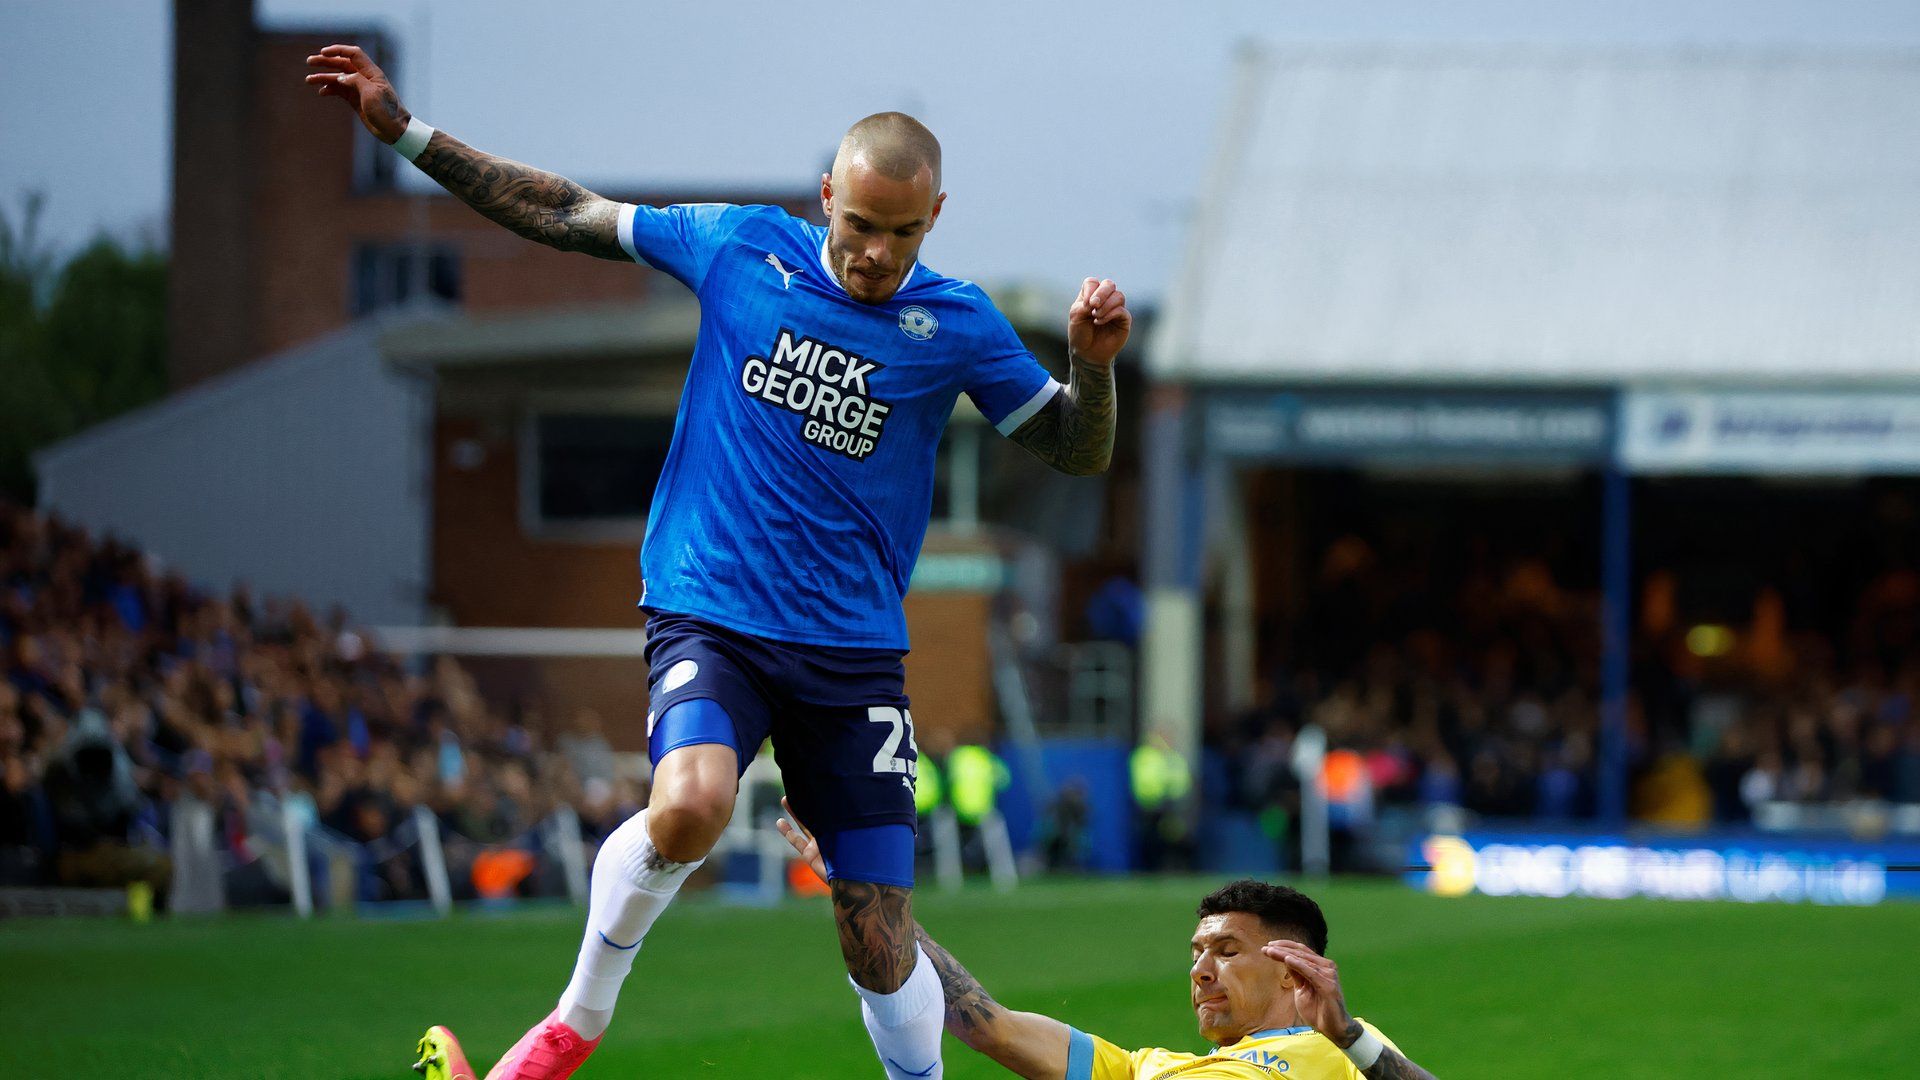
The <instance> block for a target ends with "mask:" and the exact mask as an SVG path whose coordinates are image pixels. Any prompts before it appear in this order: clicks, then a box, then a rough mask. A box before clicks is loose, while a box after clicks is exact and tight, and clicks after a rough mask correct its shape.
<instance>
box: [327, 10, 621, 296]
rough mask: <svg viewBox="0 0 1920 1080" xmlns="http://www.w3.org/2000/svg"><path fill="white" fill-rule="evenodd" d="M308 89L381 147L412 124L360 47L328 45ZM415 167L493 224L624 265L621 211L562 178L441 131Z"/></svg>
mask: <svg viewBox="0 0 1920 1080" xmlns="http://www.w3.org/2000/svg"><path fill="white" fill-rule="evenodd" d="M307 66H308V67H311V68H313V69H314V71H313V73H312V74H310V75H308V76H307V83H308V85H310V86H313V87H315V88H316V89H317V90H318V91H319V93H320V96H322V97H335V98H339V99H340V100H341V101H344V102H346V104H347V106H348V107H349V108H351V109H353V110H354V112H355V114H357V115H358V116H359V117H360V122H361V123H363V124H365V125H366V127H367V130H368V131H371V132H373V135H374V137H375V138H377V139H379V140H380V141H381V142H384V143H388V144H392V143H394V142H396V141H398V140H399V138H400V136H401V135H403V134H404V133H405V132H406V130H407V124H408V122H409V121H410V120H412V119H413V116H412V114H411V113H409V112H407V109H406V107H405V106H404V105H402V104H400V95H399V94H398V93H396V92H395V91H394V89H393V83H392V82H391V81H389V80H388V79H387V75H386V72H384V71H381V70H380V67H379V65H377V64H375V63H374V62H373V60H372V59H370V58H369V57H368V56H367V54H366V52H365V51H364V50H362V49H361V48H360V47H359V46H358V45H329V46H327V47H326V48H324V49H321V50H320V51H319V52H318V53H316V54H314V55H312V56H309V57H307ZM413 163H414V164H415V165H417V166H419V168H420V171H421V172H424V173H426V174H427V175H428V176H431V177H433V178H434V180H435V181H437V182H438V183H439V184H440V186H441V187H443V188H446V189H447V190H448V191H449V192H452V193H453V195H454V197H456V198H458V199H459V200H460V201H462V202H464V203H466V204H467V205H468V206H471V207H473V208H474V209H475V210H478V211H479V212H480V213H481V214H482V215H484V216H485V217H487V218H488V219H489V220H492V221H495V222H498V223H499V224H501V225H504V226H506V227H507V228H509V229H512V230H513V231H514V232H516V233H519V234H520V235H521V236H524V237H526V238H527V239H529V240H533V241H537V242H539V243H542V244H545V245H547V246H548V247H552V248H558V249H560V250H561V251H580V252H585V253H586V254H588V255H593V256H596V257H598V258H602V259H619V260H622V261H625V260H626V258H627V254H626V252H625V250H623V249H622V248H621V247H620V238H619V232H618V223H619V217H620V208H619V204H618V203H615V202H614V201H613V200H611V199H605V198H602V197H600V196H598V195H595V194H594V193H593V192H591V191H588V190H587V189H586V188H583V187H581V186H580V185H579V184H576V183H574V182H573V181H571V180H568V179H567V178H566V177H564V176H556V175H555V174H553V173H550V172H545V171H543V170H540V169H536V168H533V167H532V166H529V165H522V164H521V163H519V162H517V161H513V160H510V159H508V158H503V157H495V156H494V155H492V154H487V153H483V152H481V151H479V150H475V149H474V148H473V147H471V146H468V145H467V144H466V143H463V142H461V141H460V140H459V139H456V138H454V137H453V136H451V135H449V134H447V133H446V132H444V131H436V132H434V133H433V137H432V138H431V139H429V140H428V141H427V145H426V149H424V150H422V151H420V153H419V156H418V157H416V158H414V160H413Z"/></svg>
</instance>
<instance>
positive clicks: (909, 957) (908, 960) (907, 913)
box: [832, 878, 914, 994]
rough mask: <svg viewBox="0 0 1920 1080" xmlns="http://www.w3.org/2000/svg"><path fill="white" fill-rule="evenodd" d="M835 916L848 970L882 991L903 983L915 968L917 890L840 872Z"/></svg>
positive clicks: (866, 985)
mask: <svg viewBox="0 0 1920 1080" xmlns="http://www.w3.org/2000/svg"><path fill="white" fill-rule="evenodd" d="M832 890H833V918H834V922H835V923H837V924H838V925H839V928H840V955H841V956H843V957H845V958H846V961H847V974H849V975H851V976H853V981H854V982H855V983H858V984H859V985H860V986H861V987H863V988H865V989H867V990H871V991H873V992H874V993H877V994H891V993H893V992H894V991H895V990H898V989H900V985H901V984H902V983H904V982H906V981H907V976H908V975H911V974H912V973H913V964H914V939H913V932H914V922H913V892H912V890H910V889H903V888H900V887H899V886H897V885H875V884H873V883H871V882H866V881H847V880H844V879H841V878H835V879H834V880H833V884H832Z"/></svg>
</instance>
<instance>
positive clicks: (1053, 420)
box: [1010, 278, 1133, 476]
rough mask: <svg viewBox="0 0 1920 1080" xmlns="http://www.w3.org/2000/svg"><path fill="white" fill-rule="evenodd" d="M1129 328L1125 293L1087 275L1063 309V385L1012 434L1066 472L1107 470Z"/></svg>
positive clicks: (1130, 318) (1130, 317) (1130, 316)
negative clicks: (1119, 360)
mask: <svg viewBox="0 0 1920 1080" xmlns="http://www.w3.org/2000/svg"><path fill="white" fill-rule="evenodd" d="M1132 329H1133V314H1132V313H1131V312H1129V311H1128V310H1127V298H1126V296H1125V295H1124V294H1122V293H1121V292H1120V289H1119V287H1118V286H1116V285H1115V284H1114V283H1113V282H1111V281H1105V280H1095V279H1094V278H1088V279H1087V280H1085V281H1083V282H1081V283H1080V295H1079V296H1078V297H1076V298H1074V301H1073V306H1072V307H1071V308H1070V309H1068V311H1067V356H1068V360H1069V362H1070V363H1071V365H1072V367H1073V374H1072V375H1071V376H1070V377H1069V378H1068V380H1067V387H1066V389H1065V390H1063V391H1061V392H1060V393H1058V394H1055V395H1054V396H1053V400H1052V401H1049V402H1047V404H1046V406H1045V407H1044V408H1042V409H1041V410H1040V411H1039V412H1037V413H1035V414H1034V415H1033V418H1032V419H1030V420H1028V421H1027V422H1026V423H1024V424H1021V425H1020V426H1019V427H1017V428H1015V429H1014V431H1013V434H1012V435H1011V436H1010V438H1012V439H1013V441H1014V442H1017V443H1019V444H1020V445H1021V446H1024V447H1026V449H1027V452H1028V453H1030V454H1032V455H1033V456H1034V457H1037V458H1039V459H1040V460H1041V461H1044V462H1046V463H1047V464H1048V465H1051V466H1053V467H1054V468H1056V469H1058V470H1060V471H1061V472H1063V473H1066V474H1067V475H1069V476H1092V475H1094V474H1095V473H1102V472H1105V471H1106V470H1107V462H1108V461H1110V460H1111V459H1112V458H1113V424H1114V399H1113V361H1114V358H1115V357H1116V356H1118V355H1119V353H1120V347H1121V346H1122V345H1125V344H1126V343H1127V335H1128V334H1129V333H1130V332H1131V331H1132Z"/></svg>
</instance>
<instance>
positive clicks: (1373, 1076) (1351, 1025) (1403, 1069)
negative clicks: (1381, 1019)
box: [1333, 1017, 1436, 1080]
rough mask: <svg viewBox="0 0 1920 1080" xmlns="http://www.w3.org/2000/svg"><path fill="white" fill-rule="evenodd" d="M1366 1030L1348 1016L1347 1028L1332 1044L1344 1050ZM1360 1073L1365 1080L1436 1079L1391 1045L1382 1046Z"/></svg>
mask: <svg viewBox="0 0 1920 1080" xmlns="http://www.w3.org/2000/svg"><path fill="white" fill-rule="evenodd" d="M1366 1030H1367V1029H1366V1028H1364V1027H1362V1026H1361V1025H1360V1021H1358V1020H1355V1019H1353V1018H1352V1017H1348V1018H1347V1030H1346V1032H1345V1033H1344V1034H1343V1035H1342V1036H1341V1037H1340V1038H1338V1039H1335V1040H1333V1042H1334V1045H1336V1046H1338V1047H1340V1048H1341V1049H1342V1050H1345V1049H1346V1048H1347V1047H1349V1046H1352V1045H1353V1044H1354V1043H1355V1042H1356V1041H1358V1040H1359V1038H1360V1036H1361V1035H1363V1034H1365V1033H1366ZM1360 1075H1361V1076H1364V1077H1366V1078H1367V1080H1436V1078H1435V1077H1434V1075H1433V1074H1432V1073H1430V1072H1428V1071H1427V1070H1425V1069H1423V1068H1421V1067H1420V1066H1418V1065H1415V1064H1414V1063H1413V1062H1411V1061H1408V1060H1407V1057H1406V1055H1405V1054H1402V1053H1401V1052H1400V1051H1398V1050H1395V1049H1394V1048H1393V1047H1391V1046H1388V1047H1383V1048H1382V1049H1381V1051H1380V1056H1379V1058H1377V1059H1375V1061H1374V1063H1373V1064H1371V1065H1369V1066H1367V1067H1366V1068H1364V1069H1362V1070H1360Z"/></svg>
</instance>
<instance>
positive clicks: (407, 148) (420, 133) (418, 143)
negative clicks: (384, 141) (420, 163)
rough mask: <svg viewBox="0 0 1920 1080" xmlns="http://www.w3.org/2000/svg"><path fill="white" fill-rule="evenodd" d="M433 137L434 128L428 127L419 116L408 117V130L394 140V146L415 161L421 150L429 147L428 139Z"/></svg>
mask: <svg viewBox="0 0 1920 1080" xmlns="http://www.w3.org/2000/svg"><path fill="white" fill-rule="evenodd" d="M431 138H433V128H431V127H428V126H427V125H426V124H425V123H423V122H422V121H421V119H420V118H419V117H417V116H412V117H408V118H407V130H405V131H403V132H401V133H400V137H399V138H397V139H395V140H393V148H394V150H395V151H396V152H398V153H399V155H400V156H401V157H403V158H406V159H407V160H408V161H413V160H415V159H416V158H418V157H419V156H420V152H421V151H423V150H425V149H426V148H427V140H428V139H431Z"/></svg>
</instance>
